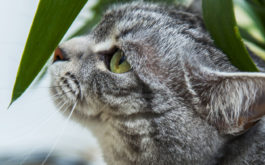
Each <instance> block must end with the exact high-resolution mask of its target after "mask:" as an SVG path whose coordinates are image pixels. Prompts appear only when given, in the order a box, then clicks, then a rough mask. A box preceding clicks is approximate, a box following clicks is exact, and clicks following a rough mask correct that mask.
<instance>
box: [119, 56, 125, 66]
mask: <svg viewBox="0 0 265 165" xmlns="http://www.w3.org/2000/svg"><path fill="white" fill-rule="evenodd" d="M121 54H122V57H121V59H120V61H119V65H120V64H122V63H123V62H124V61H125V60H126V56H124V55H123V53H121Z"/></svg>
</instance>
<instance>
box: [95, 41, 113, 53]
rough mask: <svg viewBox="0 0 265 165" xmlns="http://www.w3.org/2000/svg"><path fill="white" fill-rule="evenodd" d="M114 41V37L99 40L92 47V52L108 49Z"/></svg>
mask: <svg viewBox="0 0 265 165" xmlns="http://www.w3.org/2000/svg"><path fill="white" fill-rule="evenodd" d="M115 43H116V41H115V40H114V39H107V40H105V41H104V42H100V43H98V44H96V45H95V46H94V47H93V52H99V51H104V50H109V49H111V48H112V47H113V46H114V45H115Z"/></svg>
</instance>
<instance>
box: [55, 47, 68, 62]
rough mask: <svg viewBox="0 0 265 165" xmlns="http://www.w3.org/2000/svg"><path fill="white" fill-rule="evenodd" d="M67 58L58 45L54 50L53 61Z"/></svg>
mask: <svg viewBox="0 0 265 165" xmlns="http://www.w3.org/2000/svg"><path fill="white" fill-rule="evenodd" d="M63 60H65V58H64V56H63V52H62V50H61V49H60V48H59V47H57V48H56V49H55V51H54V56H53V62H56V61H63Z"/></svg>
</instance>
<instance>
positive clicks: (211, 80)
mask: <svg viewBox="0 0 265 165" xmlns="http://www.w3.org/2000/svg"><path fill="white" fill-rule="evenodd" d="M187 68H188V69H187V77H188V78H189V83H190V85H191V87H192V90H194V93H195V97H197V100H198V105H199V106H198V107H199V108H198V112H199V113H200V114H202V115H203V116H204V117H205V118H206V119H207V120H208V121H209V122H210V123H211V124H213V125H215V126H216V127H217V128H218V129H219V131H220V132H221V133H223V134H232V135H237V134H242V133H244V132H245V131H247V130H248V129H249V128H251V127H252V126H254V125H255V124H256V123H257V122H258V121H259V120H260V119H261V118H262V117H263V116H264V115H265V74H264V73H248V72H247V73H246V72H234V73H231V72H229V73H228V72H218V71H211V70H209V69H207V68H203V69H201V68H200V69H198V68H197V69H195V68H193V69H191V68H190V67H187Z"/></svg>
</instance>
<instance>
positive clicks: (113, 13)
mask: <svg viewBox="0 0 265 165" xmlns="http://www.w3.org/2000/svg"><path fill="white" fill-rule="evenodd" d="M166 12H167V10H166V7H165V6H163V5H157V4H149V3H141V2H133V3H129V4H121V5H114V6H112V7H111V8H110V9H109V10H107V11H106V12H105V14H104V15H103V17H102V19H101V22H100V23H99V24H98V25H97V26H96V27H95V29H94V30H93V31H92V35H93V36H94V39H95V41H96V42H100V41H102V40H105V39H106V38H108V37H110V36H113V35H116V36H115V37H116V38H119V36H122V35H126V34H128V33H133V32H139V31H141V30H150V27H151V26H152V25H154V24H157V25H158V24H159V22H166V21H167V20H170V18H169V17H167V14H165V13H166ZM158 26H159V25H158Z"/></svg>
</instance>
